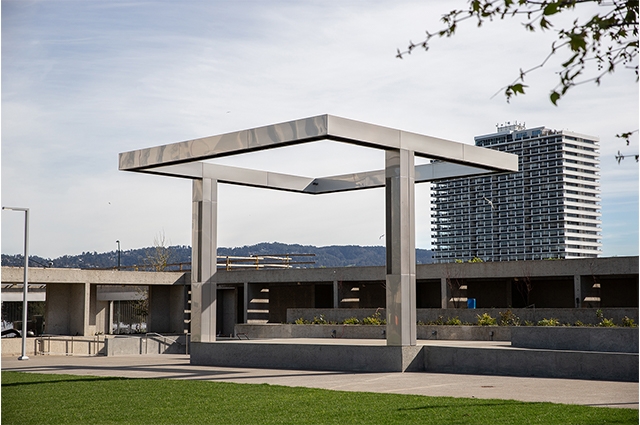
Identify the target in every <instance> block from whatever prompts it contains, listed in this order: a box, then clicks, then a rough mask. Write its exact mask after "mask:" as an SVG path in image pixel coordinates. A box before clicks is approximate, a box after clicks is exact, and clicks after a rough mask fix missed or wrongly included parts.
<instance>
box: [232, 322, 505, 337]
mask: <svg viewBox="0 0 640 425" xmlns="http://www.w3.org/2000/svg"><path fill="white" fill-rule="evenodd" d="M385 330H386V326H375V325H291V324H284V325H280V324H264V325H247V324H238V325H236V327H235V331H236V334H244V335H246V336H247V337H248V338H249V339H278V338H344V339H384V338H385V337H386V336H385V334H384V332H385ZM434 332H435V333H434ZM417 338H418V339H431V340H438V339H439V340H461V341H510V340H511V327H508V326H437V325H427V326H422V325H420V326H418V328H417Z"/></svg>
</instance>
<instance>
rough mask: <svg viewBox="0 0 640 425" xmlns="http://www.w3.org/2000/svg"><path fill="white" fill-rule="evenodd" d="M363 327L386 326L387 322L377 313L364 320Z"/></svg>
mask: <svg viewBox="0 0 640 425" xmlns="http://www.w3.org/2000/svg"><path fill="white" fill-rule="evenodd" d="M362 324H363V325H386V324H387V321H386V320H384V319H383V318H382V317H380V312H379V311H376V312H375V313H374V314H373V315H371V316H369V317H365V318H364V319H362Z"/></svg>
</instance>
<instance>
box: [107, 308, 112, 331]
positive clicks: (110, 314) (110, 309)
mask: <svg viewBox="0 0 640 425" xmlns="http://www.w3.org/2000/svg"><path fill="white" fill-rule="evenodd" d="M108 326H109V328H108V329H107V333H108V334H109V335H113V300H111V301H109V325H108Z"/></svg>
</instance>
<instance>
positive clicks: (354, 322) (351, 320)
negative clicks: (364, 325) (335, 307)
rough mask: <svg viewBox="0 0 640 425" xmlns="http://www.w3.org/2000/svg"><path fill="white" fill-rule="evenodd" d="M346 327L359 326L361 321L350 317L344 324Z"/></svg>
mask: <svg viewBox="0 0 640 425" xmlns="http://www.w3.org/2000/svg"><path fill="white" fill-rule="evenodd" d="M343 323H344V324H345V325H359V324H360V320H358V318H357V317H349V318H348V319H344V322H343Z"/></svg>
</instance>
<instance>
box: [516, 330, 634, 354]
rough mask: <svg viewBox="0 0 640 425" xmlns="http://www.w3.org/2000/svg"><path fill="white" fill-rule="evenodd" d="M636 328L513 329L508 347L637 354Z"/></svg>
mask: <svg viewBox="0 0 640 425" xmlns="http://www.w3.org/2000/svg"><path fill="white" fill-rule="evenodd" d="M638 333H639V331H638V328H583V327H571V328H569V327H547V326H525V327H522V326H517V327H514V328H513V329H512V330H511V345H512V346H513V347H520V348H542V349H550V350H575V351H607V352H619V353H636V354H637V353H638Z"/></svg>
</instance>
